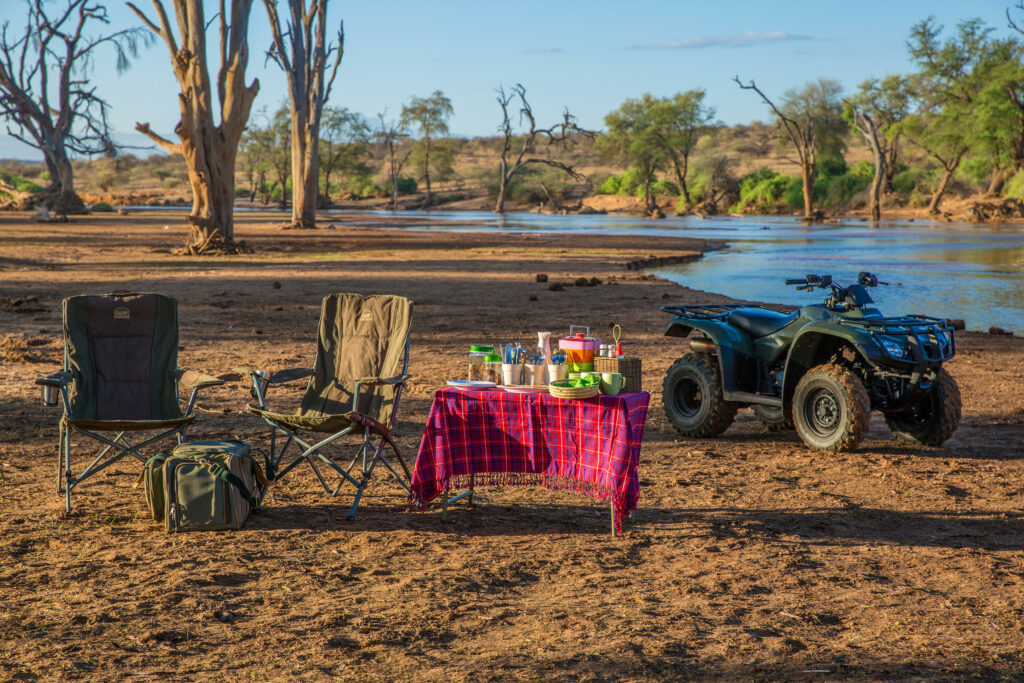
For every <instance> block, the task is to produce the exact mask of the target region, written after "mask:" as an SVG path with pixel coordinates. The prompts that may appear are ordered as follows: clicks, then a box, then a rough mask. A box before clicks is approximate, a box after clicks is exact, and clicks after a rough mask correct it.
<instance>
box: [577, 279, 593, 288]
mask: <svg viewBox="0 0 1024 683" xmlns="http://www.w3.org/2000/svg"><path fill="white" fill-rule="evenodd" d="M589 282H590V281H589V280H587V278H585V277H578V278H576V286H577V287H586V286H587V284H589Z"/></svg>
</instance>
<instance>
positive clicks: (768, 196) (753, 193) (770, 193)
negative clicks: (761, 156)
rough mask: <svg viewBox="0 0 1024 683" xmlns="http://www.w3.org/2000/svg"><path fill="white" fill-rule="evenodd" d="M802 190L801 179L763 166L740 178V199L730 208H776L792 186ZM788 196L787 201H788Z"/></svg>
mask: <svg viewBox="0 0 1024 683" xmlns="http://www.w3.org/2000/svg"><path fill="white" fill-rule="evenodd" d="M794 185H795V187H796V188H797V192H798V193H799V192H800V179H799V178H795V177H792V176H788V175H785V174H782V173H776V172H775V171H773V170H771V169H770V168H767V167H761V168H759V169H757V170H756V171H754V172H752V173H748V174H747V175H745V176H743V178H741V179H740V200H739V201H738V202H736V203H735V204H734V205H733V206H732V207H731V208H730V209H729V210H730V211H743V210H744V209H747V208H749V207H753V208H755V209H759V210H767V209H771V208H774V207H775V205H777V204H778V203H779V201H780V200H781V199H783V196H784V195H787V194H789V192H790V190H791V189H792V187H794ZM799 196H800V204H803V197H802V195H799ZM788 199H789V198H788V197H787V203H788Z"/></svg>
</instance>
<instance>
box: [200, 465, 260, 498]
mask: <svg viewBox="0 0 1024 683" xmlns="http://www.w3.org/2000/svg"><path fill="white" fill-rule="evenodd" d="M203 464H204V465H205V466H206V467H207V469H209V470H210V472H211V473H212V474H213V476H215V477H217V478H218V479H220V480H221V481H223V482H225V483H228V484H231V485H232V486H234V487H235V488H236V489H238V491H239V493H241V494H242V498H245V500H246V502H248V503H249V505H251V506H252V507H254V508H258V507H259V506H260V504H259V503H257V502H256V499H255V498H253V497H252V494H251V493H249V489H248V487H247V486H246V485H245V482H244V481H242V480H241V479H239V478H238V477H237V476H236V475H234V474H232V473H231V472H230V471H229V470H228V468H226V467H224V466H223V465H221V464H220V463H218V462H210V461H207V462H205V463H203Z"/></svg>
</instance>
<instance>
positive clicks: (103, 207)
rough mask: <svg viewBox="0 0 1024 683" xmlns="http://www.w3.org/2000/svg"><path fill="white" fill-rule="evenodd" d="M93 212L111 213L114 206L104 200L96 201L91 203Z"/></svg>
mask: <svg viewBox="0 0 1024 683" xmlns="http://www.w3.org/2000/svg"><path fill="white" fill-rule="evenodd" d="M92 210H93V213H113V212H114V207H112V206H111V205H110V204H107V203H106V202H97V203H96V204H93V205H92Z"/></svg>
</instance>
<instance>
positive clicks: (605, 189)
mask: <svg viewBox="0 0 1024 683" xmlns="http://www.w3.org/2000/svg"><path fill="white" fill-rule="evenodd" d="M621 186H622V179H621V178H619V177H618V176H614V175H610V176H608V177H607V178H605V179H604V181H603V182H602V183H601V185H600V186H599V187H598V189H597V192H598V194H618V193H619V188H620V187H621Z"/></svg>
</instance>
